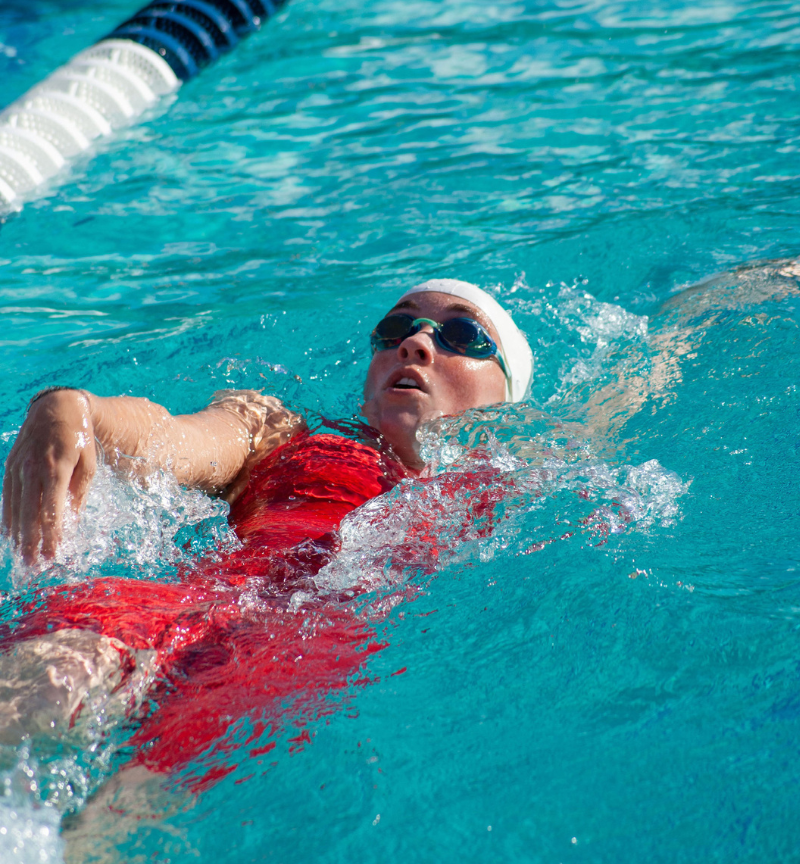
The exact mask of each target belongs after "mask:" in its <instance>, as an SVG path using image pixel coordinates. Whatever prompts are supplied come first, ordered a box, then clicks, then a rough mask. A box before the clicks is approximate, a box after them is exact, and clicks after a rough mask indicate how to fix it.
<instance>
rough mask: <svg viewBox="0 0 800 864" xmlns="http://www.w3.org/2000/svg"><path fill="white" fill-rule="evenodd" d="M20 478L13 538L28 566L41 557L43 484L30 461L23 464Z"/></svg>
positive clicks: (12, 527)
mask: <svg viewBox="0 0 800 864" xmlns="http://www.w3.org/2000/svg"><path fill="white" fill-rule="evenodd" d="M20 477H21V484H20V496H19V503H18V504H17V502H16V501H15V502H14V503H15V507H14V510H15V512H14V516H13V519H12V526H11V531H12V537H13V538H14V540H16V541H17V542H18V543H19V551H20V552H21V553H22V560H23V561H24V562H25V563H26V564H34V563H35V562H36V559H37V558H38V557H39V542H40V541H41V539H42V523H41V515H42V514H41V510H42V484H41V480H40V477H39V474H38V472H37V471H36V470H35V467H34V466H33V465H32V464H31V462H30V460H26V461H25V462H23V464H22V470H21V472H20ZM17 520H18V521H17ZM14 522H16V524H14Z"/></svg>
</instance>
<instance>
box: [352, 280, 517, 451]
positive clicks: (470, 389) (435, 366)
mask: <svg viewBox="0 0 800 864" xmlns="http://www.w3.org/2000/svg"><path fill="white" fill-rule="evenodd" d="M391 312H404V313H407V314H409V315H413V316H414V317H415V318H430V319H432V320H433V321H438V322H439V323H442V322H444V321H447V319H448V318H464V317H466V318H474V319H475V320H476V321H478V322H479V323H480V324H481V325H483V327H484V328H485V329H486V330H487V332H488V333H489V335H490V336H491V337H492V339H494V341H495V342H497V343H499V341H500V340H499V338H498V335H497V331H496V330H495V329H494V327H493V326H492V323H491V322H490V321H489V319H488V318H487V317H486V316H485V315H484V314H483V312H481V311H480V310H479V309H478V308H477V307H476V306H473V304H472V303H469V302H467V301H466V300H462V299H460V298H458V297H452V296H451V295H449V294H440V293H438V292H436V291H430V292H424V293H420V294H414V295H412V296H411V297H409V298H407V299H406V300H404V301H403V302H402V303H399V304H398V305H397V306H394V307H393V308H392V309H391ZM387 314H390V313H387ZM398 385H399V386H398ZM505 394H506V379H505V375H504V374H503V371H502V369H501V368H500V364H499V363H498V362H497V360H496V359H493V358H489V359H476V358H473V357H465V356H464V355H462V354H455V353H453V352H451V351H446V350H444V349H443V348H440V347H439V346H438V345H437V344H436V342H435V341H434V339H433V332H432V329H431V327H430V325H425V326H424V327H423V328H422V330H420V332H419V333H415V334H413V335H412V336H408V337H407V338H406V339H404V340H403V341H402V342H401V343H400V344H399V345H398V346H397V347H396V348H389V349H388V350H386V351H378V352H376V353H375V354H374V355H373V357H372V362H371V363H370V364H369V371H368V372H367V381H366V384H365V385H364V405H363V408H362V413H363V414H364V416H365V417H366V418H367V421H368V422H369V424H370V425H371V426H373V427H374V428H375V429H377V430H379V431H380V432H381V433H382V434H383V435H384V437H385V438H386V439H387V440H388V441H389V443H390V444H391V445H392V447H393V448H394V451H395V453H397V455H398V456H399V457H400V458H401V459H402V460H403V462H404V463H405V464H406V465H408V466H409V467H412V468H415V467H416V468H418V467H422V463H421V462H420V460H419V452H418V444H417V440H416V433H417V428H418V427H419V425H420V424H421V423H424V422H425V421H426V420H433V419H434V418H436V417H442V416H443V415H446V414H461V413H462V412H464V411H466V410H467V409H468V408H482V407H483V406H485V405H493V404H495V403H497V402H502V401H504V399H505Z"/></svg>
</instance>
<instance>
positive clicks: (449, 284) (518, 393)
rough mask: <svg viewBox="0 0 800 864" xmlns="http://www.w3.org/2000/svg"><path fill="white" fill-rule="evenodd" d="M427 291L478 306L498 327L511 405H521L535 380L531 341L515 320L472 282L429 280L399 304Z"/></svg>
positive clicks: (507, 391)
mask: <svg viewBox="0 0 800 864" xmlns="http://www.w3.org/2000/svg"><path fill="white" fill-rule="evenodd" d="M423 291H437V292H438V293H439V294H451V295H452V296H453V297H460V298H461V299H462V300H466V301H467V302H469V303H472V304H473V306H477V307H478V309H480V310H481V312H483V313H484V314H485V315H486V317H487V318H488V319H489V320H490V321H491V322H492V324H494V328H495V330H497V335H498V336H499V337H500V344H499V345H498V346H497V347H498V348H499V349H500V352H501V353H502V355H503V360H505V364H506V369H508V374H509V377H508V379H506V397H507V398H508V401H509V402H521V401H522V400H523V399H524V398H525V395H526V393H527V392H528V387H529V386H530V383H531V378H532V377H533V354H532V352H531V346H530V345H528V340H527V339H526V338H525V336H524V335H523V334H522V331H521V330H520V329H519V327H517V325H516V324H515V323H514V322H513V320H512V319H511V316H510V315H509V314H508V312H507V311H506V310H505V309H503V307H502V306H501V305H500V304H499V303H498V302H497V300H495V299H494V297H492V296H491V295H490V294H487V293H486V292H485V291H484V290H483V289H482V288H478V286H477V285H473V284H472V283H471V282H461V281H460V280H459V279H428V281H427V282H423V283H422V284H420V285H415V286H414V287H413V288H411V289H410V290H409V291H406V293H405V294H403V296H402V297H401V298H400V300H398V303H399V302H400V301H402V300H405V299H406V297H410V296H411V295H412V294H421V293H422V292H423Z"/></svg>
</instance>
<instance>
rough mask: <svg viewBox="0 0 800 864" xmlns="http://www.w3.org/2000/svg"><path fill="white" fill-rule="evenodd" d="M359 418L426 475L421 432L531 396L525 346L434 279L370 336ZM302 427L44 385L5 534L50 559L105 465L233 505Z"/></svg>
mask: <svg viewBox="0 0 800 864" xmlns="http://www.w3.org/2000/svg"><path fill="white" fill-rule="evenodd" d="M371 342H372V347H373V351H374V353H373V357H372V361H371V363H370V366H369V370H368V372H367V378H366V383H365V386H364V403H363V408H362V412H363V414H364V416H365V417H366V419H367V421H368V423H369V424H370V426H372V427H373V428H374V429H375V430H377V432H378V433H380V435H381V436H382V438H383V440H384V441H385V442H386V444H388V446H389V447H390V448H391V450H392V451H393V453H394V455H395V457H396V458H397V459H398V460H399V461H400V462H401V463H402V464H403V465H404V466H405V468H406V469H407V470H409V471H411V472H418V471H419V470H420V469H421V468H422V467H423V465H422V463H421V461H420V456H419V444H418V441H417V437H416V433H417V429H418V428H419V427H420V425H421V424H423V423H425V422H426V421H428V420H432V419H434V418H436V417H440V416H443V415H454V414H461V413H463V412H464V411H466V410H467V409H469V408H481V407H484V406H488V405H491V404H495V403H499V402H503V401H511V402H518V401H520V400H521V399H523V398H524V396H525V394H526V391H527V389H528V387H529V385H530V379H531V375H532V367H533V361H532V355H531V350H530V347H529V346H528V342H527V340H526V339H525V337H524V335H523V334H522V333H521V331H520V330H519V329H518V328H517V327H516V325H515V324H514V322H513V320H512V319H511V316H510V315H509V314H508V312H507V311H506V310H505V309H503V308H502V306H500V304H499V303H498V302H497V301H496V300H495V299H494V298H493V297H491V296H490V295H489V294H487V293H486V292H485V291H483V290H481V289H480V288H478V287H477V286H475V285H472V284H470V283H467V282H461V281H458V280H455V279H431V280H429V281H427V282H424V283H422V284H421V285H417V286H416V287H414V288H412V289H410V290H409V291H407V292H406V293H405V294H403V296H402V297H401V298H400V299H399V300H398V302H397V303H396V304H395V305H394V306H393V307H392V309H391V310H390V311H389V312H388V313H387V315H386V316H385V317H384V318H383V319H382V320H381V321H380V322H379V323H378V325H377V326H376V327H375V329H374V330H373V332H372V336H371ZM303 428H304V422H303V419H302V418H301V417H300V416H299V415H297V414H294V413H293V412H290V411H289V410H287V409H286V408H285V407H284V406H283V405H282V404H281V403H280V402H279V401H278V400H277V399H275V398H272V397H269V396H262V395H260V394H259V393H256V392H253V391H223V392H222V393H219V394H216V396H215V398H214V400H213V401H212V402H211V404H210V405H209V406H208V407H207V408H205V409H203V410H202V411H199V412H198V413H196V414H185V415H177V416H173V415H171V414H170V413H169V412H168V411H167V410H166V408H163V407H162V406H160V405H157V404H155V403H153V402H151V401H149V400H147V399H138V398H132V397H111V398H101V397H99V396H95V395H93V394H91V393H89V392H87V391H85V390H80V389H71V388H49V389H48V390H45V391H42V392H41V393H39V394H37V395H36V396H34V397H33V399H32V401H31V404H30V407H29V411H28V416H27V418H26V420H25V422H24V424H23V426H22V428H21V429H20V433H19V435H18V437H17V440H16V442H15V444H14V446H13V448H12V450H11V453H10V454H9V457H8V460H7V462H6V469H5V477H4V482H3V528H4V531H5V532H6V534H7V535H8V536H9V537H10V538H11V541H12V543H13V544H15V545H16V546H17V547H18V548H19V550H20V552H21V555H22V558H23V560H24V561H25V562H26V563H28V564H32V563H34V562H36V561H37V559H38V557H39V555H41V556H42V557H44V558H45V559H51V558H52V557H53V556H54V555H55V553H56V550H57V548H58V545H59V543H60V541H61V539H62V536H63V522H64V513H65V509H66V507H67V506H68V504H67V502H68V501H69V502H70V504H71V507H72V508H73V510H74V511H76V512H78V511H80V509H81V507H82V506H83V503H84V501H85V498H86V494H87V491H88V488H89V484H90V483H91V479H92V476H93V475H94V473H95V470H96V466H97V459H98V457H100V458H102V459H104V460H105V461H106V462H107V463H108V464H109V465H111V466H112V467H113V468H114V469H115V470H117V471H118V472H119V473H121V474H124V475H126V476H129V477H142V476H145V475H146V474H148V473H150V472H152V471H155V470H159V469H160V470H166V471H169V472H171V473H172V474H173V475H174V476H175V477H176V479H177V480H178V482H180V483H181V484H182V485H184V486H186V487H188V488H195V489H201V490H203V491H206V492H208V493H210V494H217V495H221V496H222V497H224V498H225V499H226V500H227V501H228V502H230V503H233V502H234V501H235V500H236V499H237V497H238V496H239V495H240V494H241V493H242V492H243V490H244V489H245V488H246V486H247V483H248V478H249V477H250V474H251V472H252V470H253V468H254V467H255V465H256V464H258V463H259V462H260V461H261V460H263V459H264V458H265V457H266V456H268V455H269V454H270V453H271V452H273V451H274V450H275V449H276V448H278V447H280V446H281V445H283V444H286V442H287V441H289V439H290V438H292V436H294V435H296V434H297V433H298V432H299V431H301V430H302V429H303Z"/></svg>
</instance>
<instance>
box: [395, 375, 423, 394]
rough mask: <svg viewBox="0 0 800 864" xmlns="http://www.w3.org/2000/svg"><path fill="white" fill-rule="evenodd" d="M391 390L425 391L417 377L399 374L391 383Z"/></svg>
mask: <svg viewBox="0 0 800 864" xmlns="http://www.w3.org/2000/svg"><path fill="white" fill-rule="evenodd" d="M389 388H390V389H393V390H424V388H423V386H422V382H421V381H420V380H419V379H418V378H416V377H415V376H411V375H408V374H405V375H404V374H403V373H402V372H398V373H396V374H395V375H393V376H392V378H391V379H390V381H389Z"/></svg>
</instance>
